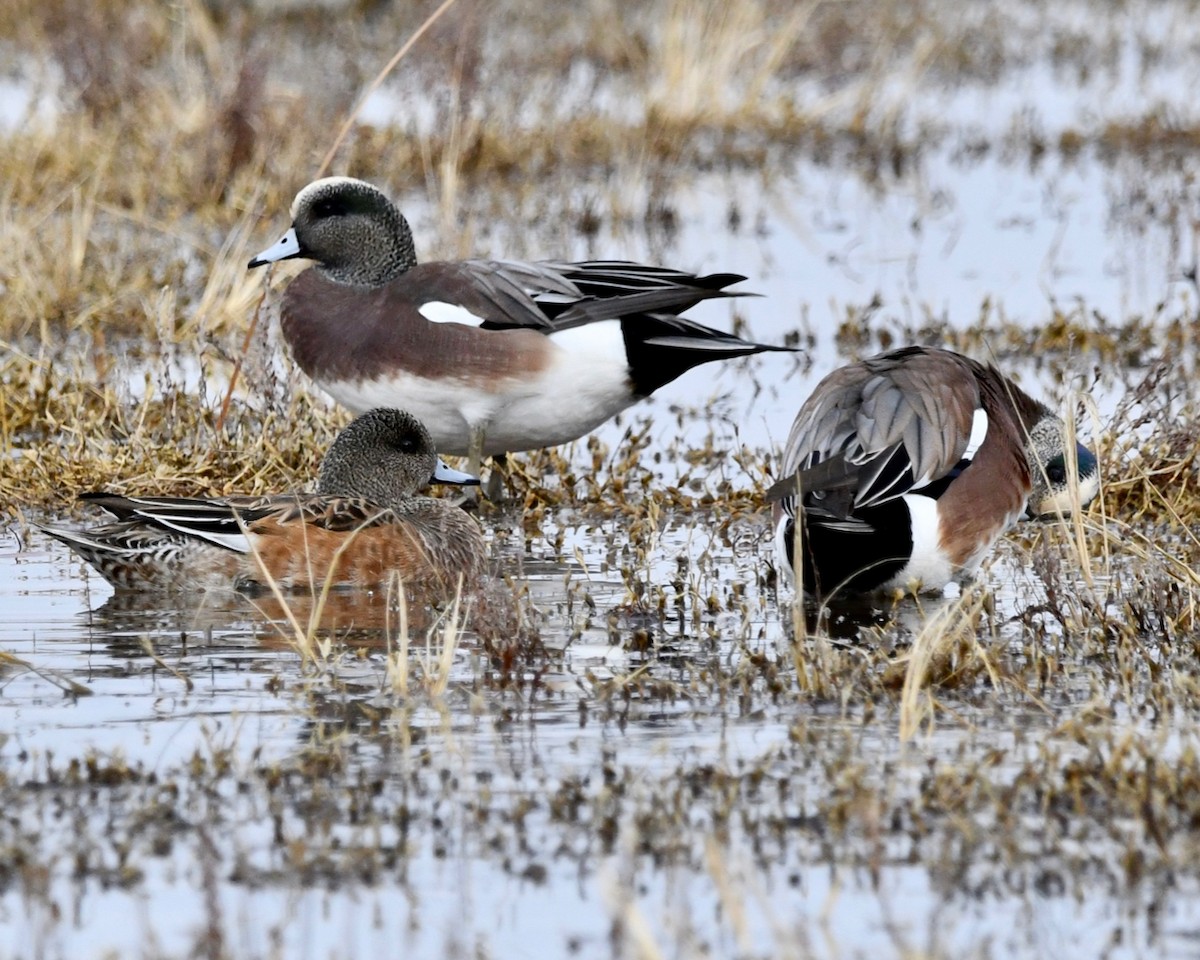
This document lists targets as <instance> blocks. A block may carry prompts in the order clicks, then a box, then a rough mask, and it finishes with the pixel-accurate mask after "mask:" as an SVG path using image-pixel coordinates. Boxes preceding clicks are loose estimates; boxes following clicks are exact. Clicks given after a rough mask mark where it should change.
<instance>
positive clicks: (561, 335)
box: [550, 320, 629, 376]
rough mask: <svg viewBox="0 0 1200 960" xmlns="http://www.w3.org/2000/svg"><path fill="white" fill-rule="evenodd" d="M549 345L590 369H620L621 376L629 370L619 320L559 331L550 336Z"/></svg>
mask: <svg viewBox="0 0 1200 960" xmlns="http://www.w3.org/2000/svg"><path fill="white" fill-rule="evenodd" d="M550 342H551V343H552V344H554V345H555V346H556V347H558V348H559V349H561V350H563V351H565V352H566V353H568V354H572V355H574V356H575V357H577V358H579V359H580V360H582V361H583V362H584V363H586V364H587V365H589V366H591V365H594V366H596V367H609V366H619V367H620V368H621V374H622V376H625V375H626V374H627V372H628V370H629V358H628V357H627V356H626V355H625V335H624V334H623V333H622V332H621V321H620V320H600V321H599V322H597V323H585V324H582V325H581V326H578V327H570V328H569V329H567V330H560V331H559V332H558V333H552V334H550ZM560 362H561V361H560Z"/></svg>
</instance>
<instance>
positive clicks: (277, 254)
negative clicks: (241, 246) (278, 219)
mask: <svg viewBox="0 0 1200 960" xmlns="http://www.w3.org/2000/svg"><path fill="white" fill-rule="evenodd" d="M299 252H300V241H299V240H298V239H297V237H296V231H295V230H294V229H289V230H288V232H287V233H285V234H284V235H283V237H282V238H281V239H280V240H279V242H278V243H273V244H271V246H269V247H267V249H266V250H264V251H263V252H262V253H260V254H259V255H258V256H257V257H255V258H254V259H253V260H251V261H250V263H251V264H253V265H254V266H258V265H259V264H263V263H273V262H275V261H276V260H286V259H287V258H288V257H294V256H295V255H296V254H298V253H299Z"/></svg>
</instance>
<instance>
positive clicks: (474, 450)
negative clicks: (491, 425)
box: [466, 423, 492, 500]
mask: <svg viewBox="0 0 1200 960" xmlns="http://www.w3.org/2000/svg"><path fill="white" fill-rule="evenodd" d="M486 433H487V427H485V426H484V425H483V424H482V423H473V424H471V432H470V436H469V437H468V438H467V473H470V474H472V475H474V476H476V477H478V476H481V474H480V472H479V471H480V469H482V467H483V438H484V435H485V434H486ZM478 489H479V488H476V487H472V488H470V489H468V490H467V491H466V494H467V499H468V500H476V499H478V493H477V492H476V491H477V490H478ZM483 492H484V494H486V496H487V498H488V499H489V500H490V499H492V495H491V478H489V479H488V489H487V490H484V491H483Z"/></svg>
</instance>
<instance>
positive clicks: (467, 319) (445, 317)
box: [417, 300, 484, 327]
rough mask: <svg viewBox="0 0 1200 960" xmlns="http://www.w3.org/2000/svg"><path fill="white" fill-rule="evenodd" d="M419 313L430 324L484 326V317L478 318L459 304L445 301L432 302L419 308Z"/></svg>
mask: <svg viewBox="0 0 1200 960" xmlns="http://www.w3.org/2000/svg"><path fill="white" fill-rule="evenodd" d="M417 313H419V314H420V315H421V316H423V317H424V318H425V319H426V320H428V321H429V322H430V323H462V324H466V325H467V326H468V327H478V326H481V325H482V324H483V320H484V318H483V317H477V316H475V314H473V313H472V312H471V311H470V310H468V309H467V308H466V307H463V306H459V305H458V304H457V303H446V301H445V300H430V301H429V302H427V303H423V304H421V305H420V306H419V307H417Z"/></svg>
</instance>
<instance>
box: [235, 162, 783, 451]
mask: <svg viewBox="0 0 1200 960" xmlns="http://www.w3.org/2000/svg"><path fill="white" fill-rule="evenodd" d="M291 216H292V226H291V228H290V229H289V230H288V231H287V232H286V233H285V234H284V235H283V238H282V239H280V240H279V241H278V242H277V243H275V244H273V245H272V246H270V247H268V248H267V249H266V250H264V251H263V252H262V253H260V254H258V256H256V257H255V258H254V259H253V260H251V261H250V263H249V264H248V267H250V268H253V267H259V266H262V265H263V264H267V263H271V262H274V261H276V260H287V259H290V258H292V257H303V258H307V259H310V260H314V261H316V266H315V267H313V268H310V269H309V270H306V271H304V272H303V273H301V274H300V275H299V276H298V277H296V278H295V279H294V280H292V282H291V283H290V284H289V285H288V287H287V290H286V291H285V293H284V296H283V303H282V307H281V318H282V329H283V336H284V339H285V340H287V342H288V344H289V345H290V347H291V350H292V354H293V356H294V357H295V358H296V362H297V363H298V364H299V365H300V368H301V369H302V370H304V372H305V373H307V374H308V375H309V376H310V377H311V378H312V379H313V380H314V381H316V383H317V384H318V385H319V386H320V387H321V388H322V389H323V390H325V391H326V392H327V393H328V394H329V395H330V396H332V397H333V399H334V400H336V401H337V402H338V403H340V404H341V405H342V406H344V407H346V408H347V409H349V410H351V411H355V412H358V411H361V410H364V409H367V408H368V407H372V406H377V405H386V406H399V407H402V408H404V409H406V410H411V411H413V412H414V413H415V414H416V415H417V416H418V417H419V418H420V420H421V421H422V422H423V423H424V424H425V425H426V426H427V427H428V428H429V431H430V433H431V434H432V435H433V438H434V441H435V442H436V443H437V446H438V449H439V450H441V451H442V452H443V453H452V454H458V455H463V454H465V455H467V456H468V457H469V458H470V459H469V461H468V469H469V470H474V471H477V470H478V467H479V464H480V461H481V459H482V457H483V456H494V455H499V454H505V453H512V452H517V451H520V450H533V449H538V448H541V447H548V446H554V445H555V444H560V443H567V442H569V441H571V440H575V439H576V438H578V437H581V436H583V435H584V434H586V433H588V432H589V431H591V430H593V429H594V428H596V427H597V426H599V425H600V424H601V423H603V422H604V421H605V420H607V419H609V418H610V417H612V416H613V415H615V414H616V413H618V412H620V411H621V410H624V409H625V408H626V407H628V406H630V405H631V404H633V403H634V402H635V401H637V400H639V399H641V398H644V397H647V396H649V395H650V394H651V393H653V392H654V391H655V390H657V389H658V388H659V387H661V386H663V385H664V384H666V383H669V382H670V381H672V380H674V379H675V378H676V377H678V376H679V375H680V374H682V373H684V372H685V371H687V370H690V369H691V368H692V367H694V366H697V365H698V364H701V363H707V362H708V361H710V360H724V359H729V358H732V357H742V356H749V355H750V354H755V353H761V352H764V351H769V350H790V349H792V348H789V347H774V346H767V345H765V344H759V343H750V342H748V341H746V340H742V339H741V338H739V337H735V336H732V335H731V334H726V333H722V332H720V331H718V330H713V329H710V328H708V327H705V326H701V325H700V324H698V323H695V322H693V321H691V320H688V319H686V318H684V317H681V316H679V314H681V313H683V312H684V311H685V310H687V309H689V308H690V307H692V306H695V305H696V304H697V303H699V302H700V301H701V300H708V299H711V298H714V297H732V296H741V295H742V294H740V293H737V292H729V291H726V290H725V289H724V288H725V287H727V286H729V285H730V284H733V283H737V282H739V281H741V280H744V279H745V278H744V277H741V276H738V275H736V274H729V273H720V274H712V275H709V276H695V275H693V274H690V273H685V272H682V271H678V270H670V269H667V268H664V267H654V266H646V265H644V264H640V263H628V262H624V261H611V260H609V261H585V262H581V263H565V262H557V261H540V262H536V263H525V262H520V261H516V260H461V261H443V262H429V263H418V262H417V256H416V251H415V248H414V246H413V237H412V232H411V230H410V229H409V225H408V222H407V221H406V220H405V219H404V217H403V216H402V215H401V213H400V212H399V211H398V210H397V209H396V207H395V206H394V205H393V204H392V202H391V201H390V200H389V199H388V198H387V197H386V196H385V195H384V194H383V193H382V192H380V191H379V190H377V189H376V188H375V187H373V186H371V185H370V184H368V183H364V182H363V181H361V180H354V179H351V178H349V177H329V178H326V179H323V180H317V181H315V182H313V183H310V184H309V185H308V186H306V187H305V188H304V189H302V190H301V191H300V192H299V193H298V194H297V195H296V199H295V200H294V201H293V203H292V209H291Z"/></svg>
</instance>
